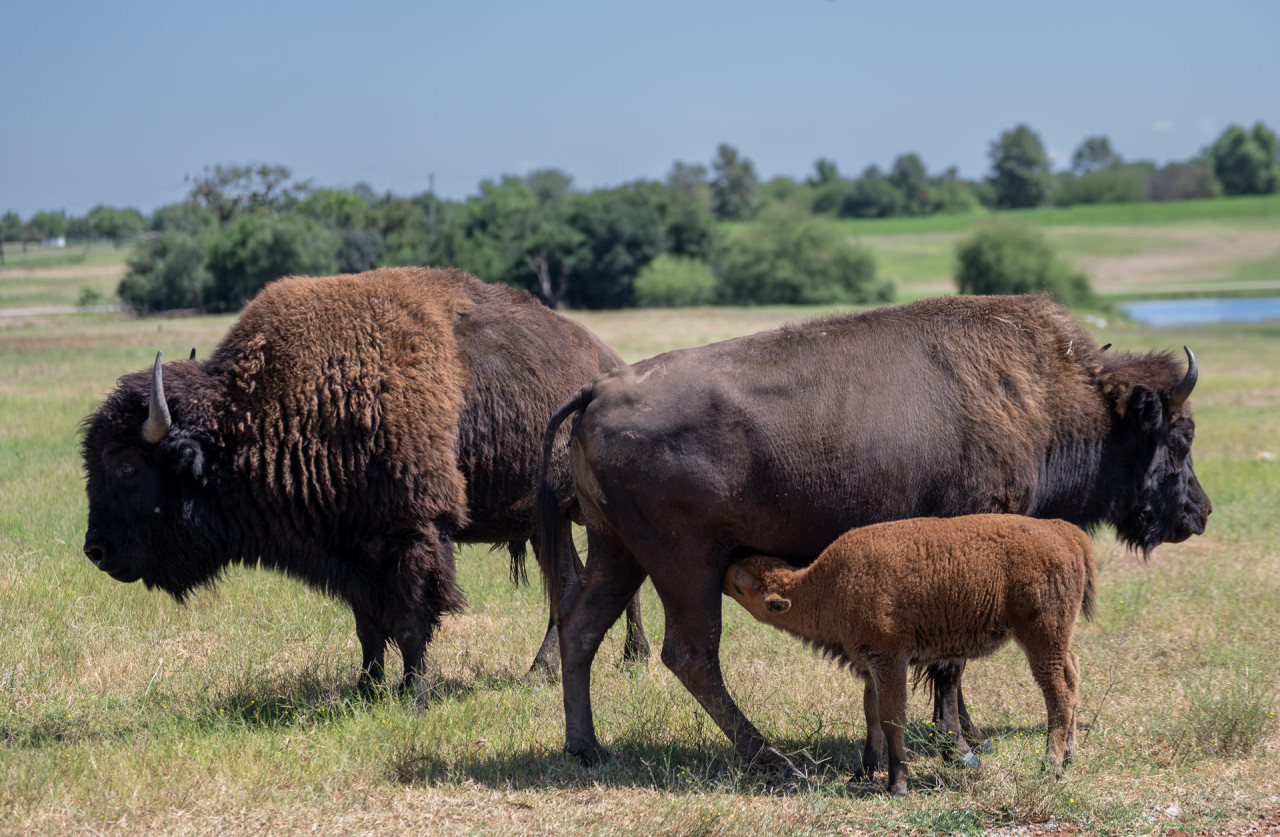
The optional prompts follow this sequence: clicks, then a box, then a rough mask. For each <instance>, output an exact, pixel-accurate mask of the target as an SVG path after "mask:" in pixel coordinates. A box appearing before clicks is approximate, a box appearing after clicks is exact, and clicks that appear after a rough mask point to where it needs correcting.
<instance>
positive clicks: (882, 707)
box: [871, 657, 907, 796]
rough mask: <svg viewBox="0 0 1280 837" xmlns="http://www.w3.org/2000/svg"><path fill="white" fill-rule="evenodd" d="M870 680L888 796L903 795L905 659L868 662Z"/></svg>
mask: <svg viewBox="0 0 1280 837" xmlns="http://www.w3.org/2000/svg"><path fill="white" fill-rule="evenodd" d="M871 677H872V679H873V680H875V684H876V686H875V688H876V692H877V693H878V697H879V699H878V700H877V701H876V714H877V716H878V717H879V725H880V727H881V729H882V730H883V732H884V737H885V739H886V740H887V743H888V745H889V746H888V750H889V752H888V758H887V762H888V767H889V784H888V790H889V793H890V794H892V795H893V796H906V795H907V763H906V762H907V746H906V741H905V731H906V727H907V660H906V659H905V658H895V657H889V658H876V659H873V660H872V661H871Z"/></svg>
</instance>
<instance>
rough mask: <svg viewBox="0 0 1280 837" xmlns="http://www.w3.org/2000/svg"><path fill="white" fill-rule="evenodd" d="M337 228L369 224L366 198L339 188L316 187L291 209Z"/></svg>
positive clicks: (342, 228) (355, 228)
mask: <svg viewBox="0 0 1280 837" xmlns="http://www.w3.org/2000/svg"><path fill="white" fill-rule="evenodd" d="M289 211H290V212H296V213H297V214H299V215H302V216H305V217H307V218H311V219H313V220H316V221H319V222H320V223H322V224H324V225H325V226H327V227H332V228H333V229H337V230H358V229H363V228H365V227H367V226H369V204H368V202H366V201H365V199H364V198H362V197H360V196H359V195H356V194H353V193H351V192H343V191H340V190H337V189H316V190H315V191H313V192H311V193H310V194H308V195H307V196H306V197H304V198H302V199H301V200H299V201H298V202H297V203H295V204H294V205H293V206H292V207H291V208H290V210H289Z"/></svg>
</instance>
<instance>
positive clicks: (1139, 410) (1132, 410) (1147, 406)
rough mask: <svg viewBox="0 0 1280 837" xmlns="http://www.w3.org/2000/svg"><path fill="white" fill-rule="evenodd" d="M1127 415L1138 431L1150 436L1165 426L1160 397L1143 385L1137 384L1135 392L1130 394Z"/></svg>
mask: <svg viewBox="0 0 1280 837" xmlns="http://www.w3.org/2000/svg"><path fill="white" fill-rule="evenodd" d="M1127 413H1128V416H1129V419H1130V420H1131V421H1133V422H1134V423H1135V424H1136V425H1137V426H1138V429H1139V430H1141V431H1142V432H1143V433H1145V434H1148V435H1150V434H1153V433H1155V432H1157V431H1158V430H1159V429H1160V427H1161V426H1162V425H1163V424H1164V406H1163V405H1161V403H1160V396H1158V395H1156V394H1155V392H1153V391H1152V390H1151V389H1150V388H1149V387H1146V386H1143V385H1142V384H1136V385H1135V386H1134V388H1133V392H1131V393H1129V409H1128V411H1127Z"/></svg>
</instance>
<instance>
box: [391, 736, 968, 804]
mask: <svg viewBox="0 0 1280 837" xmlns="http://www.w3.org/2000/svg"><path fill="white" fill-rule="evenodd" d="M774 743H775V744H776V745H777V746H778V748H779V749H780V750H782V751H783V752H784V753H787V755H788V756H789V757H790V758H791V760H792V762H793V763H794V764H795V765H796V767H797V768H798V769H799V770H800V771H801V772H802V773H804V778H802V779H793V778H789V777H785V776H782V775H780V774H775V773H769V772H764V771H760V770H755V769H751V768H747V767H744V766H743V764H742V763H741V761H740V760H739V759H738V756H737V753H736V752H735V751H734V750H732V749H731V748H730V747H729V746H728V742H727V741H726V742H724V743H723V744H721V743H718V742H717V743H712V744H705V743H704V744H698V743H691V744H688V745H683V744H676V745H666V746H656V745H654V744H652V743H648V742H638V741H620V742H614V743H613V744H612V753H613V758H611V759H609V760H608V761H605V762H603V763H600V764H596V765H591V766H584V765H583V764H582V763H581V762H580V761H579V760H578V758H577V757H575V756H571V755H569V754H567V753H564V752H555V751H551V750H548V749H546V748H542V747H529V748H524V749H520V750H516V751H509V752H483V753H481V752H477V753H474V754H463V755H459V754H458V753H457V752H456V751H455V752H452V753H442V752H441V751H440V750H438V749H436V748H435V747H433V744H432V742H430V741H423V740H419V739H416V738H412V737H409V738H405V739H403V740H402V741H401V742H400V743H399V744H398V745H395V746H393V747H391V748H390V752H389V755H388V758H387V761H386V775H387V776H388V778H390V779H391V780H392V781H394V782H397V783H399V784H404V785H457V784H479V785H484V786H488V787H492V788H498V789H503V790H536V789H548V788H554V789H561V790H572V789H582V788H585V787H593V786H606V787H612V788H645V789H654V790H660V791H665V792H670V793H728V794H747V795H752V796H760V795H786V794H791V793H795V792H798V791H804V792H806V793H818V794H820V795H823V796H830V797H841V798H866V797H874V796H880V795H883V794H884V793H886V791H885V783H886V781H887V774H886V773H885V769H884V767H883V766H881V768H880V769H879V770H878V771H877V772H876V774H875V776H874V777H873V778H872V779H871V780H863V781H859V780H857V779H855V778H854V776H855V774H856V772H857V770H858V768H859V767H860V766H861V764H862V750H863V746H864V744H865V739H862V738H856V739H855V738H852V737H850V736H840V735H837V736H830V737H828V738H824V739H823V740H822V741H820V742H818V744H817V746H815V745H814V742H813V741H812V740H806V741H804V742H802V741H800V740H799V739H792V740H788V739H778V740H776V741H775V742H774ZM806 745H807V746H806ZM979 774H980V771H975V770H973V769H972V768H966V767H964V766H962V765H958V764H953V763H949V762H944V761H942V760H940V759H936V758H927V757H924V756H922V755H917V756H916V757H915V758H912V759H911V765H910V778H909V784H910V787H911V791H912V793H929V792H933V791H951V790H955V789H957V788H962V787H964V786H966V785H967V784H968V783H971V782H972V781H973V777H976V776H977V775H979Z"/></svg>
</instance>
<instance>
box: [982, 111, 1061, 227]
mask: <svg viewBox="0 0 1280 837" xmlns="http://www.w3.org/2000/svg"><path fill="white" fill-rule="evenodd" d="M988 153H989V155H990V157H991V168H992V174H991V186H992V188H993V189H994V191H995V200H996V205H997V206H998V207H999V208H1001V209H1024V208H1028V207H1033V206H1041V205H1043V204H1044V203H1046V202H1048V200H1049V183H1050V181H1049V156H1048V155H1047V154H1046V153H1045V150H1044V143H1042V142H1041V141H1040V137H1039V136H1038V135H1037V134H1036V133H1035V131H1032V130H1031V129H1030V128H1028V127H1027V126H1026V125H1018V126H1017V127H1015V128H1013V129H1012V130H1009V131H1005V132H1004V133H1002V134H1001V135H1000V138H999V139H997V140H995V141H994V142H992V143H991V148H990V150H989V152H988Z"/></svg>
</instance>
